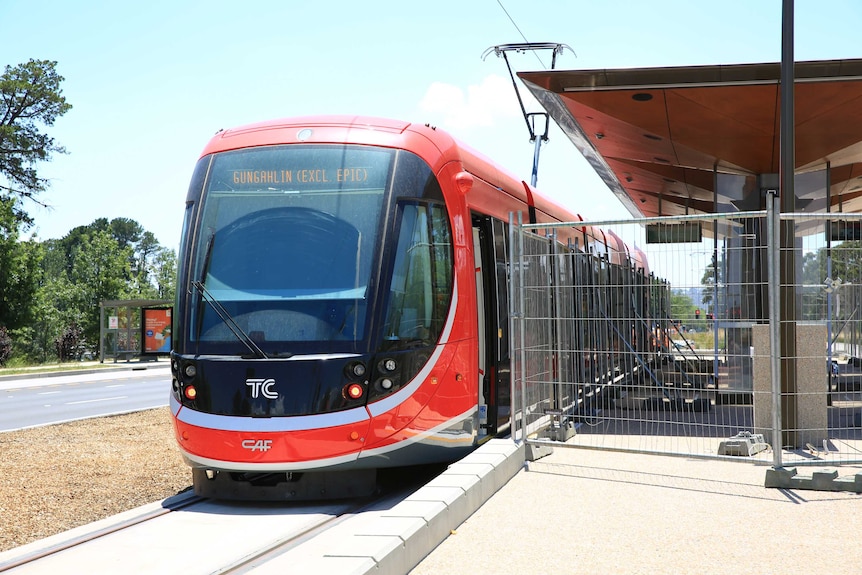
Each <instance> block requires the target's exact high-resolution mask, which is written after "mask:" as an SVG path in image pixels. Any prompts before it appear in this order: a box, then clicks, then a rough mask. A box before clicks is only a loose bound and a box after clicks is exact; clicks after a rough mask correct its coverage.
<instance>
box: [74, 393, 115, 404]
mask: <svg viewBox="0 0 862 575" xmlns="http://www.w3.org/2000/svg"><path fill="white" fill-rule="evenodd" d="M128 398H129V396H128V395H121V396H119V397H103V398H101V399H87V400H83V401H69V402H66V404H65V405H77V404H79V403H96V402H97V401H113V400H115V399H128Z"/></svg>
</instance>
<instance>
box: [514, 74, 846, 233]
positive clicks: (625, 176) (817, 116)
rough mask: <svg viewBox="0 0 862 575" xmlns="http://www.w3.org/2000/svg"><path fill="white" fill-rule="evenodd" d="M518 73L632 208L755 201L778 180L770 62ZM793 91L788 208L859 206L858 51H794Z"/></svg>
mask: <svg viewBox="0 0 862 575" xmlns="http://www.w3.org/2000/svg"><path fill="white" fill-rule="evenodd" d="M518 76H519V77H520V78H521V79H522V80H523V81H524V82H525V84H526V86H527V87H528V88H529V89H530V91H531V92H532V93H533V95H534V96H535V97H536V98H537V99H538V100H539V102H540V103H541V104H542V106H544V108H545V110H546V111H547V112H548V113H549V114H550V116H551V117H552V118H553V119H554V120H555V121H556V122H557V124H558V125H559V126H560V127H561V128H562V130H563V132H564V133H565V134H566V135H567V136H568V137H569V138H570V139H571V140H572V142H573V143H574V144H575V146H576V147H577V148H578V149H579V150H580V151H581V153H582V154H583V155H584V157H585V158H586V159H587V160H588V161H589V162H590V163H591V165H592V166H593V167H594V168H595V170H596V171H597V172H598V174H599V175H600V176H601V177H602V179H603V180H604V181H605V183H606V184H607V185H608V186H609V188H610V189H611V191H612V192H613V193H614V194H616V195H617V197H619V199H620V201H622V203H623V205H625V206H626V208H627V209H628V210H629V212H631V214H632V215H633V216H635V217H653V216H674V215H682V214H698V213H706V214H710V213H715V212H717V211H718V212H730V211H747V210H757V209H762V205H761V201H760V197H761V195H762V193H761V190H760V188H761V187H762V186H758V185H755V184H754V182H756V181H757V178H758V176H763V175H772V176H773V178H772V179H773V180H775V181H777V174H778V173H779V154H780V149H779V142H780V141H779V136H780V134H779V127H780V106H781V87H780V78H781V65H780V64H779V63H766V64H736V65H721V66H694V67H670V68H640V69H609V70H578V71H565V70H548V71H539V72H521V73H519V74H518ZM794 94H795V95H794V108H795V126H796V127H795V139H796V167H795V171H796V174H797V176H796V180H797V184H796V185H795V188H796V189H795V192H796V196H797V199H796V202H795V203H796V206H797V209H796V210H795V211H797V212H802V211H827V204H828V211H833V212H837V211H840V212H860V211H862V60H827V61H810V62H797V63H796V64H795V92H794ZM827 166H828V167H829V168H830V169H829V170H826V168H827ZM814 173H820V174H826V173H828V177H825V176H824V177H822V178H819V179H818V178H809V179H810V180H812V181H816V182H819V183H818V184H814V185H807V186H806V185H802V186H800V184H799V180H800V177H803V178H804V174H814ZM718 174H725V175H731V176H737V177H736V178H735V179H736V181H739V182H745V185H744V186H733V185H731V186H725V185H723V183H722V182H726V181H727V179H728V178H726V177H718ZM801 175H802V176H801ZM729 179H730V180H733V179H734V178H732V177H731V178H729ZM827 182H828V184H827Z"/></svg>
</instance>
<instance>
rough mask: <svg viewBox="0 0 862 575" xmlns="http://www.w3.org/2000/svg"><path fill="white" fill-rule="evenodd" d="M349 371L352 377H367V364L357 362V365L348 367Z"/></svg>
mask: <svg viewBox="0 0 862 575" xmlns="http://www.w3.org/2000/svg"><path fill="white" fill-rule="evenodd" d="M347 371H348V372H349V373H350V374H351V375H355V376H356V377H362V376H363V375H365V372H366V368H365V364H364V363H361V362H358V361H357V362H356V363H352V364H350V365H349V366H348V367H347Z"/></svg>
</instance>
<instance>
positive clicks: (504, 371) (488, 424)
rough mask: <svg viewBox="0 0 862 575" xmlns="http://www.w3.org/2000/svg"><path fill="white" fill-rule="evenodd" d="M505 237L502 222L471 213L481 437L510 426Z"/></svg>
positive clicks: (506, 234)
mask: <svg viewBox="0 0 862 575" xmlns="http://www.w3.org/2000/svg"><path fill="white" fill-rule="evenodd" d="M507 238H508V232H507V230H506V229H505V224H503V223H502V222H500V221H497V220H493V219H492V218H489V217H486V216H480V215H475V214H474V216H473V253H474V264H475V270H476V307H477V311H478V314H477V315H478V326H477V327H478V339H479V342H478V343H479V346H478V348H479V349H478V353H479V371H478V374H477V382H476V383H477V385H478V386H479V390H478V391H479V425H480V429H479V435H480V437H481V436H483V435H485V436H494V435H497V434H498V433H500V432H501V431H504V430H505V429H506V428H507V427H508V425H509V410H510V404H511V399H510V388H509V385H510V384H509V372H510V368H509V337H508V333H509V315H508V305H509V304H508V293H507V291H506V290H507V288H508V285H507V277H506V275H507V267H506V253H507V250H506V239H507Z"/></svg>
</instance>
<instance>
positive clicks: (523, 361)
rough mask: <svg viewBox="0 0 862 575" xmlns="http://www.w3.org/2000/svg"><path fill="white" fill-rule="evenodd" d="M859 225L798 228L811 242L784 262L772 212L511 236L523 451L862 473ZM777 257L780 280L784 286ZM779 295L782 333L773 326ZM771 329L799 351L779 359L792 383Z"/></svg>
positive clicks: (800, 220)
mask: <svg viewBox="0 0 862 575" xmlns="http://www.w3.org/2000/svg"><path fill="white" fill-rule="evenodd" d="M837 217H841V218H844V219H843V220H842V222H840V223H839V222H837V221H836V220H835V218H837ZM827 218H831V223H830V221H828V220H827ZM860 221H862V220H860V219H858V218H856V217H855V216H850V215H847V214H841V215H840V216H839V215H838V214H789V215H782V218H781V224H780V225H781V226H782V229H784V230H788V229H790V230H792V231H793V234H794V235H793V237H794V238H795V241H794V242H793V245H792V246H785V247H784V248H783V251H781V252H779V251H778V247H777V243H775V242H768V241H767V229H768V227H769V226H768V221H767V215H766V213H764V212H749V213H735V214H732V215H728V214H719V215H711V216H699V217H695V216H683V217H679V218H651V219H647V220H632V221H613V222H594V223H586V222H583V223H578V224H577V226H573V225H572V224H569V225H568V226H559V227H557V228H554V227H553V226H548V225H513V226H512V232H511V233H512V241H511V242H510V243H511V245H512V254H511V265H510V270H511V280H512V281H510V302H511V306H512V309H511V322H512V334H513V337H512V340H511V342H512V355H511V356H512V358H513V372H512V373H513V406H514V409H513V413H515V415H514V416H513V428H512V429H513V432H516V433H515V434H514V437H515V438H516V439H520V440H525V441H528V442H532V443H538V444H551V445H560V446H562V445H568V446H574V447H585V448H599V449H617V450H626V451H638V452H649V453H662V454H674V455H686V456H694V457H721V458H728V459H734V460H740V461H751V460H762V461H763V462H764V463H769V462H773V461H774V459H775V456H776V455H778V456H779V457H780V458H783V462H785V463H793V464H794V465H800V464H804V463H806V462H817V463H819V464H821V465H822V464H825V463H836V464H838V463H853V462H859V461H860V460H862V442H860V440H862V421H860V418H862V277H860V276H862V265H860V264H862V245H860V241H859V230H860ZM573 227H574V230H573ZM591 230H592V231H591ZM598 230H602V231H598ZM573 231H574V238H575V239H574V242H573V240H572V237H573ZM560 238H566V240H565V241H562V240H561V239H560ZM671 240H672V241H671ZM773 244H775V245H773ZM771 249H774V251H773V252H772V255H774V256H775V257H776V258H777V259H776V261H777V262H780V265H781V266H782V272H781V276H780V277H781V278H782V280H781V283H782V284H783V285H781V286H777V287H776V286H775V285H773V284H774V283H775V281H774V280H773V282H772V283H770V281H769V278H770V275H769V268H768V265H767V262H768V260H769V257H770V251H769V250H771ZM787 278H789V279H787ZM777 294H781V295H780V296H779V295H777ZM773 298H775V299H776V301H780V302H781V305H782V306H783V307H782V308H781V310H782V311H781V313H780V314H779V315H780V316H781V318H776V317H771V315H775V314H771V313H770V301H771V300H772V299H773ZM776 322H777V323H776ZM788 326H792V329H788ZM773 328H775V329H780V330H782V331H781V333H782V334H783V335H782V337H793V338H795V342H794V345H792V346H790V347H787V346H786V344H782V345H781V348H782V349H781V350H778V351H779V353H780V352H781V351H782V350H785V351H786V350H788V349H789V350H790V354H789V355H787V356H786V357H785V356H783V355H782V356H781V362H780V365H781V369H780V370H778V371H779V373H780V376H779V379H778V380H773V378H772V371H773V370H772V350H771V339H770V335H771V333H772V332H771V330H772V329H773ZM775 381H780V386H781V387H780V390H781V391H780V393H776V392H775V391H774V390H773V383H774V382H775ZM773 405H778V406H780V412H781V414H782V417H781V419H782V422H783V427H782V428H781V429H780V430H776V429H775V428H774V418H773V411H772V409H773ZM776 431H777V434H776ZM519 434H520V435H519ZM773 435H775V438H773ZM779 435H780V438H779ZM777 445H781V446H782V447H783V450H781V451H779V452H778V454H776V453H775V452H774V451H773V447H774V446H777Z"/></svg>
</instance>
